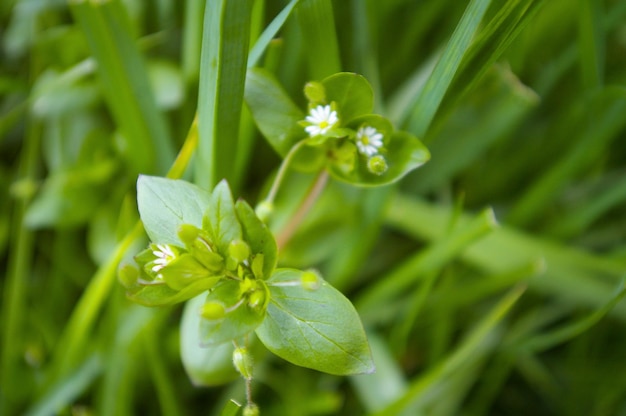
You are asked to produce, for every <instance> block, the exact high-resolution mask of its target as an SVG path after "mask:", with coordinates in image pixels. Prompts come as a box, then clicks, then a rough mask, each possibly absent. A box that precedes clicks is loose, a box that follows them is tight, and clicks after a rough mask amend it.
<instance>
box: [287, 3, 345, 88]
mask: <svg viewBox="0 0 626 416" xmlns="http://www.w3.org/2000/svg"><path fill="white" fill-rule="evenodd" d="M297 16H298V23H299V24H300V27H301V29H302V38H303V42H304V45H303V46H304V49H303V50H304V54H305V56H306V60H307V62H308V64H309V75H310V78H311V79H314V80H318V81H320V80H322V79H324V78H325V77H327V76H329V75H332V74H334V73H336V72H339V71H341V60H340V57H339V45H338V43H337V34H336V32H335V20H334V17H333V7H332V4H331V2H330V0H302V1H301V2H300V4H299V6H298V9H297Z"/></svg>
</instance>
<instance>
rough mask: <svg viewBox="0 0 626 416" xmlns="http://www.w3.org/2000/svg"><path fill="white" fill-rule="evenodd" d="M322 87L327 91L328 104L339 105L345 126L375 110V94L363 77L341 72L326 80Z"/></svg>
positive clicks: (339, 112)
mask: <svg viewBox="0 0 626 416" xmlns="http://www.w3.org/2000/svg"><path fill="white" fill-rule="evenodd" d="M322 85H323V86H324V88H325V89H326V100H327V102H329V103H330V102H331V101H334V102H335V103H336V104H337V112H338V114H339V120H340V121H341V124H342V125H344V126H345V125H346V124H347V123H349V122H350V121H352V120H353V119H354V118H356V117H359V116H362V115H365V114H368V113H370V112H371V111H372V109H373V108H374V92H373V91H372V87H371V86H370V84H369V82H367V80H366V79H365V77H363V76H362V75H358V74H354V73H351V72H340V73H338V74H334V75H331V76H329V77H327V78H325V79H324V80H323V81H322Z"/></svg>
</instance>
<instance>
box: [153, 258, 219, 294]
mask: <svg viewBox="0 0 626 416" xmlns="http://www.w3.org/2000/svg"><path fill="white" fill-rule="evenodd" d="M160 273H161V275H162V276H163V280H165V282H166V283H167V285H168V286H169V287H171V288H172V289H174V290H182V289H184V288H185V287H187V286H189V284H191V283H193V282H196V281H198V280H200V279H206V278H207V277H211V274H210V272H209V270H207V268H206V267H204V266H203V265H202V263H200V262H199V261H198V260H197V259H196V258H195V257H194V256H193V255H191V254H189V253H185V254H183V255H181V256H178V257H176V258H175V259H174V260H172V261H170V262H169V263H168V264H167V265H166V266H165V267H164V268H163V269H161V272H160ZM216 277H217V276H216Z"/></svg>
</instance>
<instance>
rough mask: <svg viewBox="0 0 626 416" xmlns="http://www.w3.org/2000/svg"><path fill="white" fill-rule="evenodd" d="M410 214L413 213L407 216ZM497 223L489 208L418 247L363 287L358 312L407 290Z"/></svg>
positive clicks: (366, 311)
mask: <svg viewBox="0 0 626 416" xmlns="http://www.w3.org/2000/svg"><path fill="white" fill-rule="evenodd" d="M408 218H411V217H405V218H404V220H406V219H408ZM496 225H497V224H496V222H495V218H494V216H493V211H491V209H487V210H485V211H483V212H482V213H481V214H479V215H477V216H476V218H473V219H472V220H471V221H470V222H469V223H467V224H464V225H462V226H461V227H459V229H458V230H455V232H453V233H451V234H450V235H449V236H446V237H442V238H441V239H440V240H438V241H436V242H435V243H434V244H433V245H432V246H431V247H429V248H427V249H426V250H420V251H418V252H417V253H416V254H414V255H413V256H411V257H410V258H409V259H407V260H405V261H404V262H403V263H402V264H400V265H398V266H397V267H396V268H394V269H393V270H392V271H390V272H389V274H388V275H386V276H384V277H383V278H381V279H380V280H378V281H377V282H376V283H374V284H372V285H370V286H369V287H368V288H367V290H365V291H364V293H363V294H362V295H361V296H360V297H359V298H358V299H357V300H356V302H355V304H356V306H357V309H358V310H359V313H361V314H362V315H365V316H367V315H368V314H374V315H375V314H376V313H377V312H376V311H377V310H378V308H380V307H381V305H384V304H385V303H387V302H389V301H390V300H391V299H392V298H394V297H395V296H397V295H399V294H401V293H403V292H405V291H406V290H407V288H408V287H410V286H411V285H412V284H414V282H415V281H417V280H418V279H423V278H424V277H425V276H427V275H428V274H429V273H432V272H436V271H437V270H439V269H440V268H441V267H443V265H445V264H446V263H447V262H448V261H450V259H452V258H454V257H455V256H456V255H458V254H459V252H461V251H462V250H464V249H466V248H467V247H468V246H471V245H472V244H473V243H475V242H476V241H477V240H479V239H480V238H482V237H484V236H485V235H486V234H488V233H489V232H490V231H493V229H494V228H495V227H496Z"/></svg>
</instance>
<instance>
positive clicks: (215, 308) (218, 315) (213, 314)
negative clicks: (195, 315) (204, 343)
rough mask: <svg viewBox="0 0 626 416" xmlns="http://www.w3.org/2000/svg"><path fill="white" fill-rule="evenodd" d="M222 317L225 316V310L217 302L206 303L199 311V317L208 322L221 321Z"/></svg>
mask: <svg viewBox="0 0 626 416" xmlns="http://www.w3.org/2000/svg"><path fill="white" fill-rule="evenodd" d="M224 315H226V309H225V308H224V305H222V304H221V303H218V302H206V303H205V304H204V305H202V309H201V310H200V316H202V317H203V318H204V319H208V320H210V321H217V320H219V319H222V318H223V317H224Z"/></svg>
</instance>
